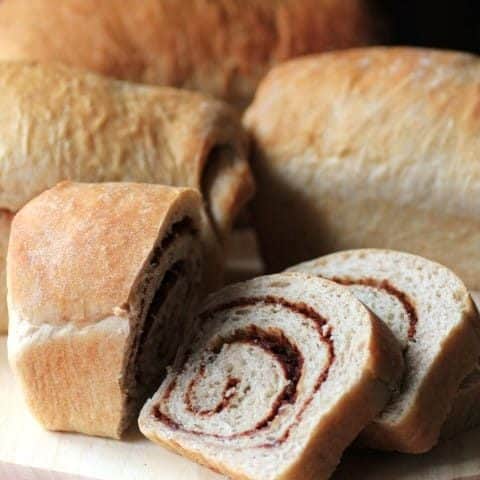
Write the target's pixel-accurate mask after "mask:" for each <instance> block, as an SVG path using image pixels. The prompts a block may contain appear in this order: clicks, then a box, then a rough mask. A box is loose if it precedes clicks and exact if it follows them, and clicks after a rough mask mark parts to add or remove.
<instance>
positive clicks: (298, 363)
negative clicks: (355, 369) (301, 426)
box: [152, 296, 335, 447]
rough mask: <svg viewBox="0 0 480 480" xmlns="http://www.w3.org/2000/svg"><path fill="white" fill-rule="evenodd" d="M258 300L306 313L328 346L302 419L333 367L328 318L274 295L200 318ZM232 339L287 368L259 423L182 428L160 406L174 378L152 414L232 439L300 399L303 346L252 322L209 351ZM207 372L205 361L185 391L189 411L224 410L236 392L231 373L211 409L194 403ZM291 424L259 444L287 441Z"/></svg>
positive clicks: (242, 302) (248, 301)
mask: <svg viewBox="0 0 480 480" xmlns="http://www.w3.org/2000/svg"><path fill="white" fill-rule="evenodd" d="M257 303H265V304H270V305H272V304H276V305H282V306H283V307H284V308H287V309H288V310H290V311H293V312H295V313H298V314H300V315H303V316H304V317H306V318H308V319H310V320H312V321H313V322H314V325H315V329H316V330H317V332H318V334H319V337H320V341H321V342H323V343H325V344H326V345H327V349H328V360H327V364H326V365H325V366H324V367H323V369H322V370H321V371H319V374H318V376H317V380H316V382H315V386H314V390H313V392H312V395H311V396H310V397H309V398H307V399H306V400H305V402H304V404H303V405H302V406H301V408H300V410H299V412H298V413H297V415H296V420H297V421H298V420H300V418H301V416H302V414H303V412H304V411H305V409H306V408H307V406H308V405H309V404H310V402H311V401H312V399H313V394H314V393H316V392H317V391H318V390H319V389H320V387H321V386H322V384H323V383H324V382H325V381H326V380H327V378H328V373H329V370H330V367H331V365H332V363H333V361H334V359H335V350H334V345H333V340H332V338H331V330H330V329H327V330H326V331H323V330H324V329H323V328H322V327H324V326H325V325H326V324H327V321H326V320H325V319H324V318H323V317H322V316H321V315H319V314H318V313H317V312H316V311H315V310H314V309H313V308H311V307H310V306H308V305H307V304H305V303H303V302H296V303H294V302H290V301H288V300H286V299H284V298H281V297H274V296H264V297H247V298H239V299H237V300H235V301H232V302H228V303H225V304H222V305H219V306H217V307H215V308H214V309H212V310H210V311H207V312H204V313H203V314H201V316H200V318H201V319H202V320H205V319H206V318H209V317H212V316H213V315H215V314H217V313H219V312H221V311H224V310H228V309H232V308H238V307H246V306H252V305H255V304H257ZM233 343H246V344H251V345H255V346H257V347H259V348H261V349H263V350H264V351H266V352H268V353H269V354H270V355H272V356H273V357H274V358H275V359H276V360H277V361H278V363H279V364H280V365H281V367H282V369H283V371H284V374H285V379H286V380H287V381H288V383H287V385H286V386H285V387H284V388H283V390H282V391H281V392H280V393H279V394H278V395H277V397H276V398H275V400H274V402H273V404H272V407H271V409H270V412H269V414H268V415H267V416H266V417H265V418H263V419H261V420H260V421H258V422H257V423H256V425H255V426H254V427H253V428H251V429H249V430H246V431H244V432H239V433H236V434H233V435H228V436H222V435H216V434H207V433H204V432H200V431H195V430H187V429H185V428H183V427H182V426H181V425H180V424H178V423H177V422H176V421H174V420H173V419H171V418H170V417H169V416H168V415H166V414H165V413H163V412H162V411H161V409H160V404H161V403H163V402H165V401H168V399H169V398H170V396H171V394H172V392H173V390H174V389H175V387H176V380H175V379H174V380H172V382H171V383H170V384H169V385H168V386H167V388H166V390H165V392H164V394H163V398H162V400H161V401H160V403H159V404H158V405H155V406H154V407H153V409H152V414H153V415H154V416H155V418H156V419H157V420H158V421H161V422H163V423H164V424H165V425H167V426H169V427H170V428H172V429H177V430H178V429H182V430H183V431H185V432H187V433H192V434H197V435H204V436H210V437H214V438H229V439H231V438H235V437H240V436H246V435H251V434H253V433H255V432H257V431H258V430H261V429H264V428H266V427H267V426H268V425H269V424H270V423H271V422H272V421H273V420H274V419H275V418H276V417H277V416H278V414H279V412H280V410H281V408H282V406H284V405H286V404H294V403H295V401H296V399H297V387H298V382H299V380H300V378H301V375H302V370H303V365H304V358H303V355H302V354H301V352H300V350H299V349H298V347H297V346H296V345H295V344H294V343H292V342H291V341H290V339H288V337H286V336H285V335H284V334H283V332H281V331H280V330H279V329H277V328H269V329H268V330H264V329H261V328H259V327H258V326H255V325H250V326H248V327H247V328H245V329H244V330H238V331H235V332H234V333H233V334H232V335H230V336H229V337H227V338H219V339H218V340H217V342H216V344H215V345H214V346H213V347H212V348H211V350H210V351H211V352H212V353H213V354H218V353H220V351H221V349H222V348H223V346H224V345H230V344H233ZM204 375H205V365H201V366H200V369H199V373H198V375H197V376H196V377H195V378H193V379H192V380H191V382H190V384H189V386H188V387H187V390H186V392H185V394H184V401H185V403H186V408H187V409H188V410H189V411H190V412H192V413H194V414H199V415H209V416H210V415H214V414H216V413H219V412H221V411H222V410H223V409H225V408H226V407H227V406H228V405H229V403H230V402H231V400H232V398H233V397H234V393H233V394H232V393H230V390H231V388H235V387H236V386H237V383H238V382H239V381H238V379H232V378H231V377H229V378H228V379H227V383H226V386H225V387H224V389H223V392H222V399H221V401H220V402H219V403H218V404H217V405H216V406H215V407H214V408H212V409H209V410H200V409H198V407H195V406H193V402H192V397H193V391H194V389H195V386H196V385H197V383H198V381H199V380H200V379H201V378H203V377H204ZM233 380H234V382H233ZM292 426H293V423H292V425H290V427H289V428H288V429H287V430H286V431H285V432H284V434H283V436H282V437H281V438H280V439H277V440H276V441H275V442H271V443H267V444H263V445H259V447H273V446H275V445H278V444H280V443H282V442H284V441H285V440H286V439H287V438H288V436H289V432H290V429H291V427H292Z"/></svg>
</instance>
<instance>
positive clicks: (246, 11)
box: [0, 0, 372, 104]
mask: <svg viewBox="0 0 480 480" xmlns="http://www.w3.org/2000/svg"><path fill="white" fill-rule="evenodd" d="M365 3H366V2H365V0H216V1H214V2H207V1H204V0H182V1H178V0H142V1H141V2H133V1H126V0H102V1H101V2H99V1H98V0H68V1H65V2H62V5H59V4H58V2H57V1H55V0H10V1H9V2H2V4H1V5H0V58H1V59H8V60H10V59H27V60H39V61H60V62H64V63H68V64H71V65H76V66H80V67H84V68H88V69H90V70H93V71H98V72H101V73H104V74H108V75H112V76H115V77H118V78H123V79H130V80H136V81H143V82H148V83H159V84H164V85H176V86H184V87H187V88H198V89H200V90H203V91H206V92H209V93H212V94H215V95H219V96H222V97H224V98H227V99H229V100H232V101H234V102H236V103H237V104H245V103H246V102H247V101H248V99H249V98H250V97H251V96H252V94H253V91H254V88H255V85H256V83H257V81H258V80H259V79H260V77H261V75H262V74H263V73H264V71H265V69H266V68H267V67H268V66H269V65H270V64H271V63H273V62H276V61H281V60H284V59H286V58H291V57H293V56H297V55H301V54H305V53H309V52H315V51H322V50H327V49H332V48H342V47H348V46H354V45H363V44H365V43H367V42H368V41H369V40H370V39H371V37H372V33H371V32H372V28H371V25H370V24H371V19H370V16H369V14H368V8H367V6H366V5H365Z"/></svg>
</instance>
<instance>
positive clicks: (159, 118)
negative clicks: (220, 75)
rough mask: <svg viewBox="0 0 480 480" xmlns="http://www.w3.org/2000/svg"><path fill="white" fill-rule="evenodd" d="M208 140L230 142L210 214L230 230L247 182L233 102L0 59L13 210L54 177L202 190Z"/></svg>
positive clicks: (7, 189) (0, 132)
mask: <svg viewBox="0 0 480 480" xmlns="http://www.w3.org/2000/svg"><path fill="white" fill-rule="evenodd" d="M0 8H1V7H0ZM216 146H217V147H222V146H226V147H228V148H229V149H230V150H231V151H232V158H231V163H232V175H231V177H233V178H229V180H228V181H227V185H228V191H229V196H228V195H225V196H224V197H222V199H223V198H225V200H224V204H222V205H219V207H218V210H219V211H220V216H219V218H217V219H216V221H217V223H218V224H219V229H220V230H228V228H229V227H230V223H231V220H232V217H234V216H235V213H236V211H237V209H238V208H239V207H241V206H242V205H243V204H244V202H245V201H246V200H247V199H248V198H249V197H250V195H251V193H252V187H253V183H252V179H251V176H250V170H249V166H248V163H247V159H246V155H247V148H248V142H247V138H246V135H245V132H243V129H242V127H241V125H240V121H239V119H238V117H237V115H236V113H235V112H234V111H233V109H231V108H230V107H228V106H227V105H225V104H223V103H222V102H219V101H216V100H214V99H211V98H209V97H207V96H204V95H201V94H197V93H193V92H187V91H181V90H176V89H173V88H168V87H149V86H142V85H134V84H128V83H126V82H120V81H116V80H112V79H107V78H104V77H101V76H99V75H95V74H92V73H88V72H83V71H80V70H76V69H71V68H68V67H65V66H62V65H40V64H34V63H22V62H20V63H15V62H5V63H0V151H1V152H2V162H1V165H0V208H5V209H9V210H12V211H16V210H18V209H19V208H20V207H22V206H23V205H24V204H25V203H26V202H27V201H28V200H30V199H31V198H33V197H34V196H35V195H37V194H39V193H41V192H42V191H44V190H45V189H47V188H49V187H52V186H53V185H55V184H56V183H58V182H59V181H62V180H75V181H86V182H101V181H136V182H146V183H162V184H167V185H175V186H187V187H193V188H198V189H201V187H202V172H203V170H204V166H205V163H206V162H208V161H209V153H210V152H211V151H212V149H214V148H215V147H216ZM233 165H235V166H233ZM227 173H229V172H227ZM220 174H222V172H220ZM223 176H224V177H227V174H225V175H223ZM204 193H206V192H204ZM214 201H216V200H214ZM218 201H219V202H220V201H222V200H218Z"/></svg>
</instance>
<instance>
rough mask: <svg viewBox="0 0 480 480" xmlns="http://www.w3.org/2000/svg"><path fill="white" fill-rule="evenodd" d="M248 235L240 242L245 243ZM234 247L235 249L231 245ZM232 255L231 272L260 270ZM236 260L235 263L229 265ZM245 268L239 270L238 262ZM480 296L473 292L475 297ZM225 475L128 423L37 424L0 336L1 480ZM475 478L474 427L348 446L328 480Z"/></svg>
mask: <svg viewBox="0 0 480 480" xmlns="http://www.w3.org/2000/svg"><path fill="white" fill-rule="evenodd" d="M246 240H247V243H248V239H247V238H240V239H239V242H240V243H243V246H245V241H246ZM235 250H236V249H235ZM237 260H238V261H237V262H236V261H235V258H234V261H233V266H234V267H238V268H234V270H236V273H235V274H232V275H230V278H232V279H233V278H235V279H238V278H242V277H245V276H251V274H252V273H253V271H254V270H256V269H258V268H260V265H259V263H258V261H257V262H256V261H253V262H251V263H249V264H248V265H247V264H245V261H244V260H242V259H237ZM236 263H238V265H236ZM245 266H246V268H245ZM478 298H479V299H480V296H479V297H478ZM223 478H224V477H222V476H220V475H217V474H215V473H212V472H210V471H209V470H207V469H205V468H203V467H200V466H199V465H196V464H195V463H193V462H190V461H188V460H185V459H184V458H182V457H180V456H177V455H175V454H173V453H170V452H168V451H166V450H164V449H162V448H161V447H159V446H157V445H155V444H153V443H151V442H149V441H148V440H147V439H145V438H143V437H142V435H141V434H140V432H139V431H138V429H136V428H134V429H133V430H132V431H131V432H130V434H129V435H128V437H127V438H126V439H125V440H124V441H121V442H120V441H116V440H109V439H103V438H93V437H87V436H84V435H76V434H69V433H54V432H47V431H44V430H42V428H41V427H40V426H39V425H38V424H37V423H36V422H35V420H34V419H33V418H32V417H31V416H30V414H29V412H28V411H27V409H26V407H25V404H24V402H23V399H22V396H21V394H20V392H19V390H18V388H17V387H16V385H15V382H14V380H13V377H12V374H11V371H10V369H9V367H8V364H7V353H6V338H5V337H0V480H4V479H5V480H11V479H12V480H13V479H15V480H82V479H83V480H92V479H97V480H221V479H223ZM467 478H468V480H480V429H478V430H475V431H471V432H468V433H465V434H463V435H462V436H460V437H457V438H455V439H454V440H452V441H450V442H447V443H444V444H441V445H439V446H437V447H436V448H435V449H434V450H432V451H431V452H429V453H428V454H425V455H416V456H414V455H400V454H381V453H371V452H365V451H363V452H362V451H351V452H347V453H346V454H345V456H344V460H343V461H342V463H341V465H340V467H339V469H338V471H337V473H336V474H335V475H334V477H333V480H351V479H355V480H385V479H388V480H420V479H422V480H460V479H462V480H466V479H467Z"/></svg>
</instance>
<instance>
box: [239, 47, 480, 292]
mask: <svg viewBox="0 0 480 480" xmlns="http://www.w3.org/2000/svg"><path fill="white" fill-rule="evenodd" d="M245 125H246V126H247V127H248V128H249V130H250V131H251V133H252V134H253V137H254V142H255V153H254V158H253V160H252V166H253V168H254V170H255V172H256V174H257V181H258V184H259V188H258V190H259V194H258V197H257V200H256V206H255V209H254V211H255V214H256V223H257V227H258V232H259V234H260V240H261V244H262V247H263V248H262V249H263V253H264V255H265V257H266V259H267V262H268V263H269V266H270V268H272V269H278V268H281V267H285V266H288V265H291V264H292V263H294V262H296V261H300V260H303V259H308V258H312V257H314V256H317V255H322V254H325V253H328V252H333V251H337V250H344V249H351V248H363V247H379V248H391V249H397V250H405V251H409V252H411V253H416V254H419V255H423V256H425V257H427V258H430V259H433V260H436V261H437V262H439V263H442V264H444V265H447V266H448V267H450V268H452V269H453V270H454V271H455V272H456V273H457V274H458V275H459V276H460V277H461V278H462V279H463V280H464V281H465V282H466V284H467V285H468V286H469V287H470V288H471V289H480V264H479V260H478V258H479V256H478V254H479V252H480V161H479V156H480V60H479V59H478V58H477V57H475V56H472V55H468V54H462V53H454V52H442V51H433V50H423V49H413V48H412V49H409V48H366V49H357V50H350V51H345V52H336V53H328V54H324V55H320V56H314V57H309V58H308V57H307V58H304V59H299V60H293V61H291V62H288V63H286V64H284V65H282V66H279V67H277V68H275V69H274V70H273V71H272V72H271V73H270V74H269V75H268V76H267V77H266V79H265V80H264V81H263V83H262V85H261V86H260V88H259V90H258V93H257V95H256V98H255V100H254V102H253V104H252V106H251V107H250V108H249V110H248V111H247V113H246V115H245Z"/></svg>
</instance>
